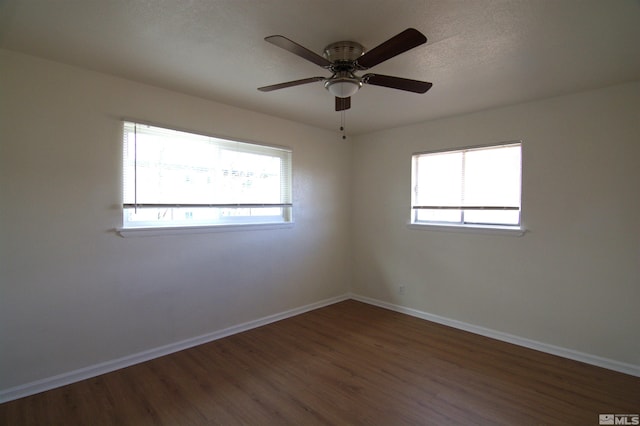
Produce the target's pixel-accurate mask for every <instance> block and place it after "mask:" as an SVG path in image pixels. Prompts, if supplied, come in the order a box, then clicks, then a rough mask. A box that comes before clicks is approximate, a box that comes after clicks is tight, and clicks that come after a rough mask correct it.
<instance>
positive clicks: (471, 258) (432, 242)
mask: <svg viewBox="0 0 640 426" xmlns="http://www.w3.org/2000/svg"><path fill="white" fill-rule="evenodd" d="M511 140H522V141H523V169H524V170H523V174H524V176H523V221H524V225H525V227H526V228H528V229H529V232H528V233H527V234H525V235H524V236H522V237H512V236H500V235H479V234H469V233H454V232H443V231H426V230H414V229H408V228H407V226H406V224H407V222H408V220H409V206H410V178H411V176H410V169H411V163H410V160H411V154H412V153H414V152H419V151H426V150H435V149H443V148H456V147H464V146H469V145H476V144H478V145H479V144H489V143H494V142H502V141H511ZM353 158H354V176H353V188H352V191H353V193H354V200H353V218H352V223H353V227H354V231H353V232H354V258H355V259H354V261H355V266H354V282H353V287H352V291H353V292H354V293H356V294H359V295H362V296H365V297H369V298H373V299H377V300H379V301H383V302H387V303H393V304H396V305H400V306H403V307H407V308H412V309H416V310H419V311H422V312H425V313H429V314H434V315H439V316H442V317H445V318H449V319H453V320H457V321H463V322H465V323H468V324H472V325H476V326H481V327H486V328H489V329H492V330H496V331H499V332H503V333H509V334H512V335H516V336H520V337H523V338H527V339H532V340H535V341H538V342H542V343H545V344H549V345H557V346H560V347H563V348H568V349H571V350H575V351H579V352H582V353H586V354H591V355H595V356H598V357H604V358H608V359H612V360H616V361H619V362H622V363H629V364H632V365H636V366H638V365H640V309H639V303H640V220H639V218H640V83H638V82H636V83H632V84H626V85H621V86H616V87H611V88H606V89H602V90H596V91H590V92H584V93H579V94H574V95H569V96H563V97H557V98H552V99H547V100H542V101H539V102H532V103H527V104H522V105H517V106H512V107H507V108H502V109H495V110H490V111H483V112H478V113H475V114H470V115H465V116H459V117H453V118H448V119H442V120H437V121H432V122H427V123H423V124H420V125H414V126H408V127H403V128H398V129H392V130H387V131H381V132H377V133H373V134H368V135H364V136H360V137H358V138H357V140H356V143H355V145H354V152H353ZM400 285H403V286H405V292H404V295H400V294H398V286H400Z"/></svg>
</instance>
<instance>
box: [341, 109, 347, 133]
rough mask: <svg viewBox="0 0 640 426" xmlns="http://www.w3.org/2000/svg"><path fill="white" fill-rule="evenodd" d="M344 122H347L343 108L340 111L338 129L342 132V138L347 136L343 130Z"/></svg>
mask: <svg viewBox="0 0 640 426" xmlns="http://www.w3.org/2000/svg"><path fill="white" fill-rule="evenodd" d="M346 122H347V111H346V110H344V109H343V110H342V111H340V131H341V132H342V139H346V138H347V131H346V130H345V127H346Z"/></svg>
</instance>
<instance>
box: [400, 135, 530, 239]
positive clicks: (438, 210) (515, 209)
mask: <svg viewBox="0 0 640 426" xmlns="http://www.w3.org/2000/svg"><path fill="white" fill-rule="evenodd" d="M412 168H413V170H412V175H413V177H412V189H413V191H412V192H413V193H412V206H411V209H412V210H411V211H412V220H411V222H412V223H414V224H443V225H459V226H466V225H468V226H473V225H477V226H496V227H512V228H517V227H519V226H520V192H521V144H520V143H519V142H517V143H506V144H501V145H494V146H486V147H477V148H468V149H460V150H455V151H443V152H427V153H419V154H415V155H414V156H413V166H412Z"/></svg>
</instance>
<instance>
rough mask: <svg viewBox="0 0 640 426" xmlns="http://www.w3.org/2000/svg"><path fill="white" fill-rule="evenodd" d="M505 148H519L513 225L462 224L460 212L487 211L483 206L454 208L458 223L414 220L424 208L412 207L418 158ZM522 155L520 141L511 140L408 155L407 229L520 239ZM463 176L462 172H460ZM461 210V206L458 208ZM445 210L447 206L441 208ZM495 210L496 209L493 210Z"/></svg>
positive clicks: (522, 233) (522, 147)
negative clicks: (470, 233)
mask: <svg viewBox="0 0 640 426" xmlns="http://www.w3.org/2000/svg"><path fill="white" fill-rule="evenodd" d="M509 145H518V146H519V147H520V197H519V206H518V208H517V210H518V213H519V215H518V216H519V217H518V223H517V224H503V223H476V222H465V221H464V210H489V209H487V208H486V206H485V207H483V206H475V207H474V206H467V207H471V208H467V209H458V210H461V220H460V221H459V222H451V221H435V220H434V221H429V220H418V218H417V216H418V213H419V210H420V209H421V208H424V207H419V206H417V205H416V203H415V200H416V195H417V170H416V159H417V158H418V157H419V156H422V155H429V154H444V153H456V152H466V151H474V150H483V149H490V148H500V147H505V146H509ZM523 152H524V143H523V141H522V140H511V141H505V142H498V143H489V144H482V145H471V146H465V147H456V148H442V149H437V150H429V151H419V152H414V153H412V154H411V207H410V218H409V222H408V223H407V226H408V227H409V228H410V229H422V230H424V229H427V230H438V231H460V232H473V233H491V234H504V235H515V236H521V235H524V233H525V232H526V229H525V227H524V225H523V210H522V199H523V179H522V177H523V167H522V165H523ZM463 173H464V172H463ZM460 207H464V206H460ZM444 208H449V207H444ZM507 209H508V210H513V208H512V207H507V208H504V210H507ZM495 210H499V209H495Z"/></svg>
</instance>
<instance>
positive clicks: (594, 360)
mask: <svg viewBox="0 0 640 426" xmlns="http://www.w3.org/2000/svg"><path fill="white" fill-rule="evenodd" d="M350 298H351V299H353V300H357V301H359V302H363V303H368V304H370V305H374V306H378V307H380V308H385V309H389V310H392V311H396V312H400V313H403V314H407V315H411V316H413V317H417V318H422V319H425V320H427V321H432V322H435V323H438V324H442V325H447V326H449V327H453V328H457V329H460V330H464V331H469V332H471V333H475V334H479V335H481V336H485V337H490V338H492V339H496V340H501V341H503V342H507V343H513V344H514V345H518V346H523V347H525V348H529V349H535V350H537V351H541V352H545V353H548V354H552V355H557V356H561V357H563V358H568V359H572V360H575V361H580V362H584V363H586V364H591V365H595V366H597V367H602V368H606V369H608V370H613V371H618V372H620V373H625V374H630V375H632V376H637V377H640V365H633V364H627V363H624V362H620V361H616V360H613V359H608V358H602V357H599V356H596V355H591V354H587V353H584V352H578V351H575V350H573V349H567V348H563V347H560V346H555V345H550V344H548V343H542V342H538V341H535V340H530V339H525V338H523V337H519V336H514V335H512V334H508V333H503V332H501V331H496V330H492V329H489V328H485V327H480V326H477V325H473V324H469V323H466V322H462V321H458V320H454V319H450V318H445V317H441V316H439V315H434V314H430V313H427V312H423V311H419V310H417V309H412V308H407V307H405V306H400V305H396V304H393V303H389V302H384V301H381V300H377V299H372V298H370V297H365V296H360V295H357V294H351V295H350Z"/></svg>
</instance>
